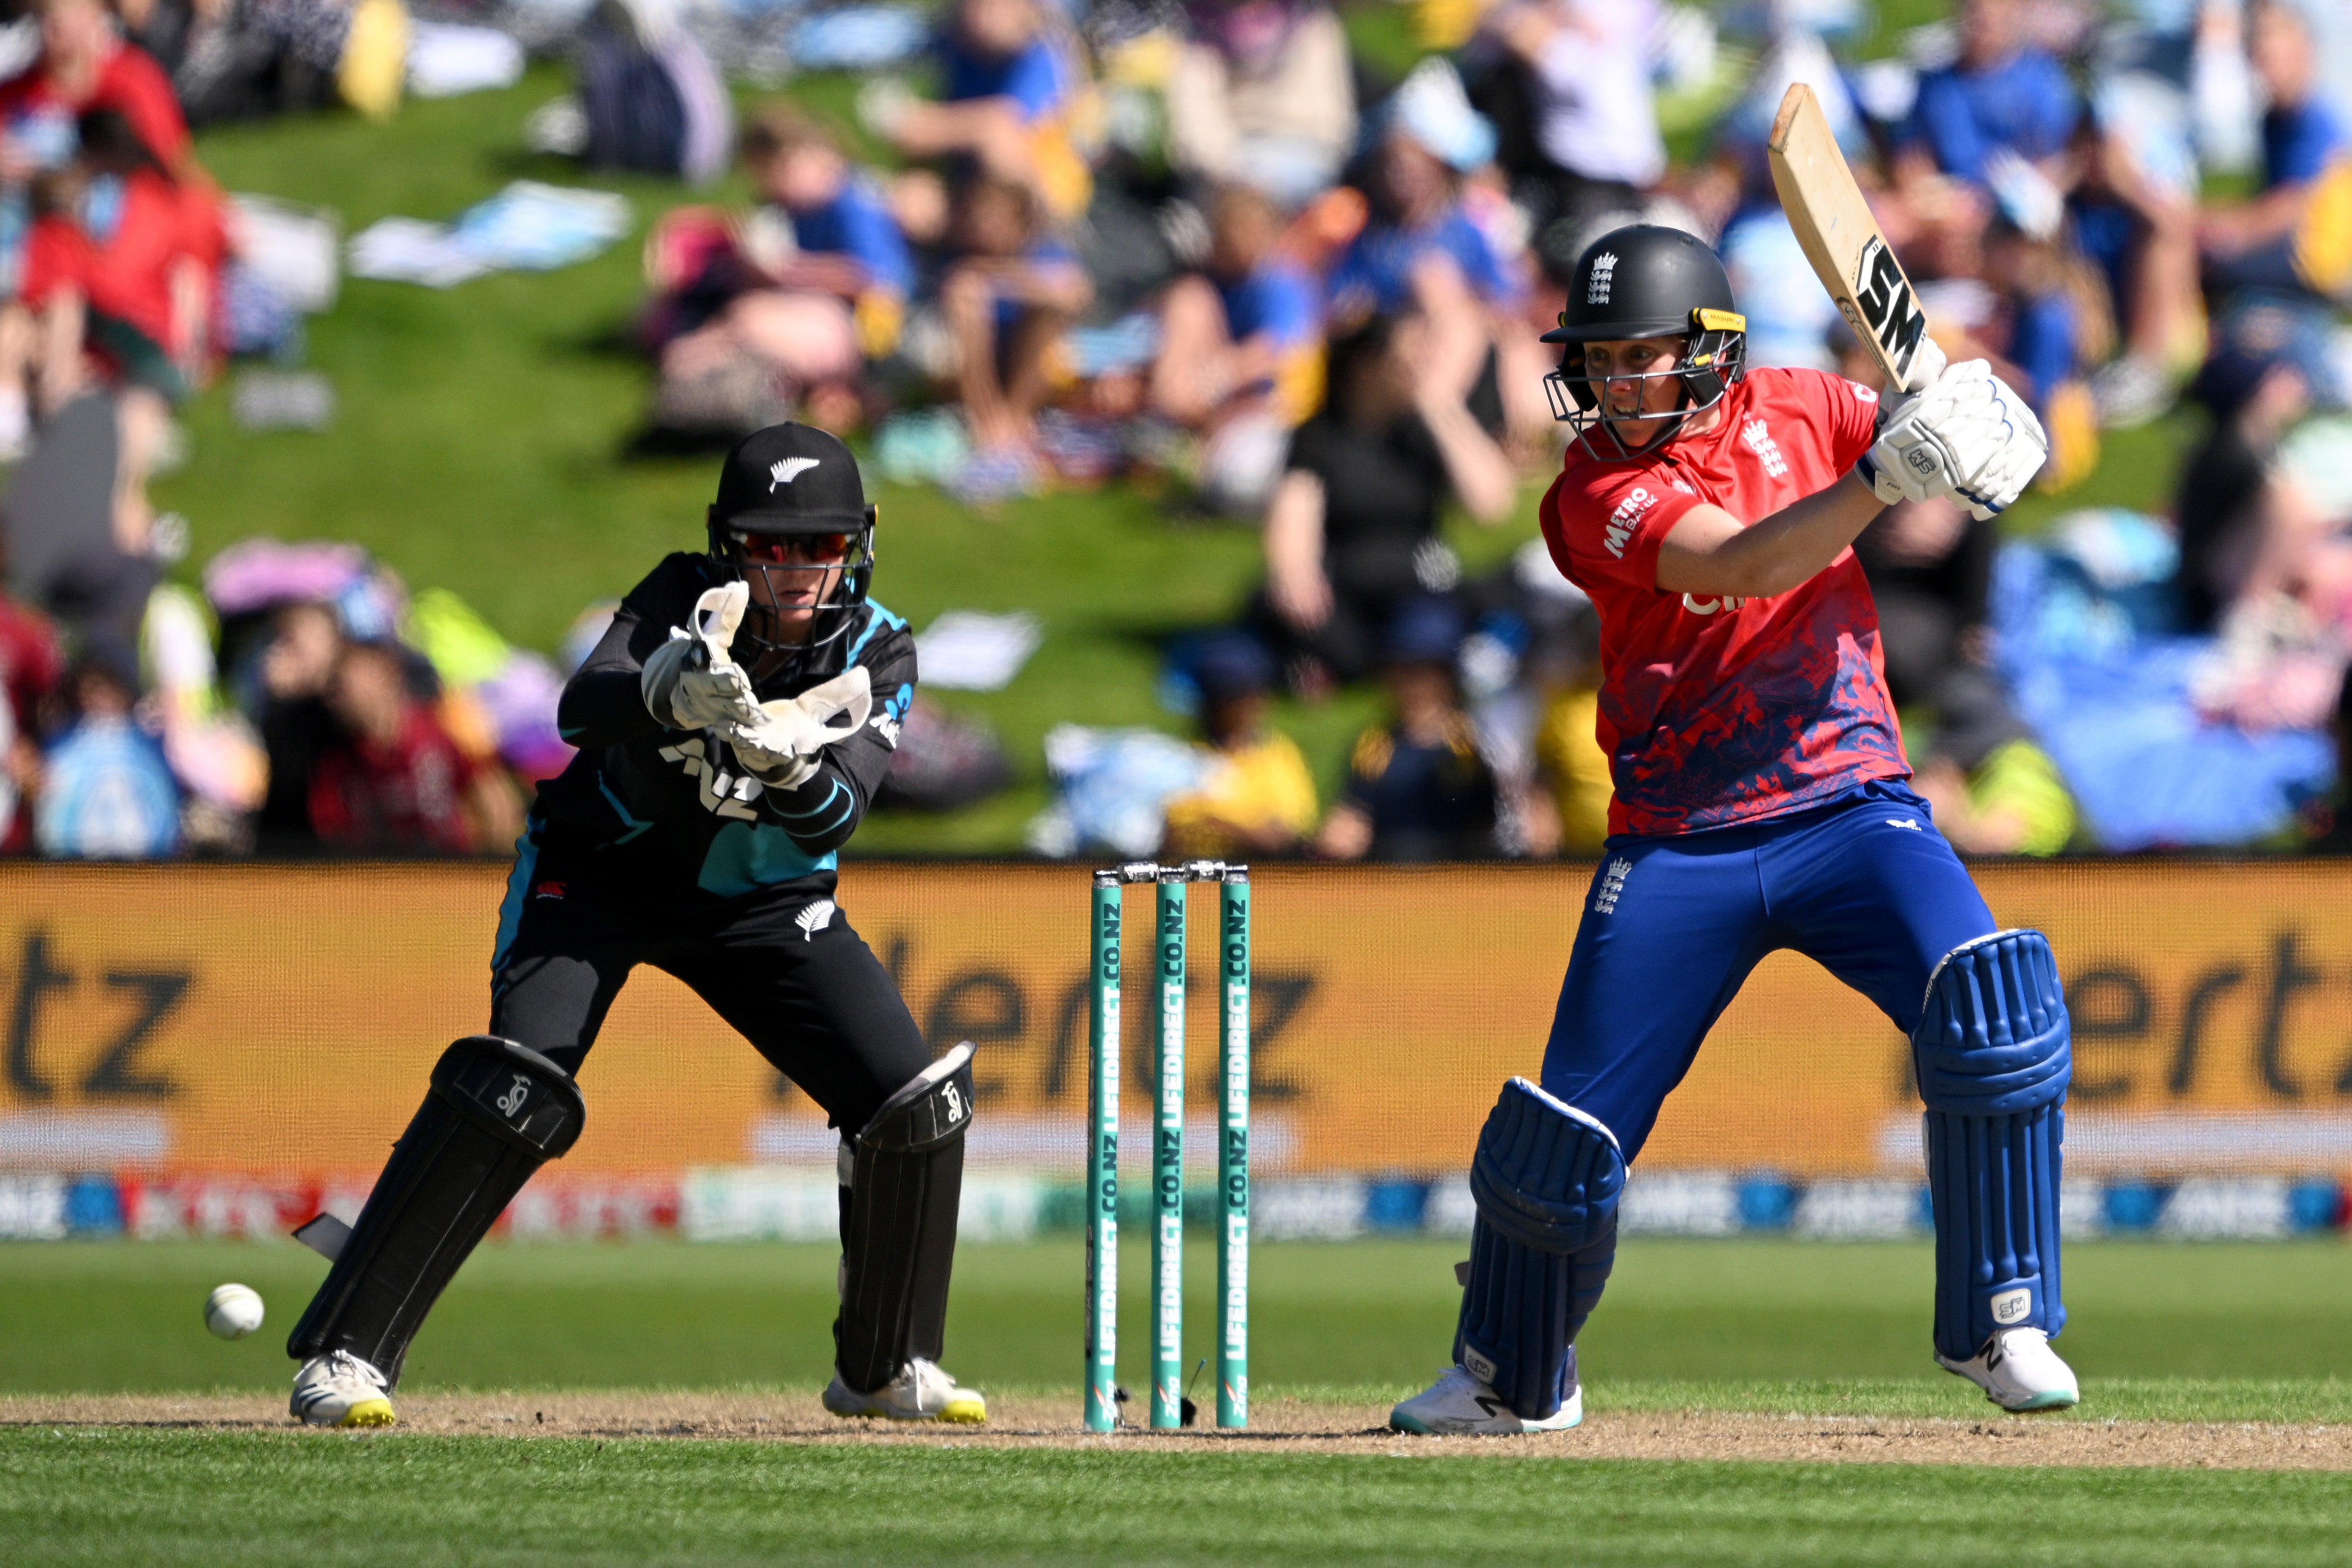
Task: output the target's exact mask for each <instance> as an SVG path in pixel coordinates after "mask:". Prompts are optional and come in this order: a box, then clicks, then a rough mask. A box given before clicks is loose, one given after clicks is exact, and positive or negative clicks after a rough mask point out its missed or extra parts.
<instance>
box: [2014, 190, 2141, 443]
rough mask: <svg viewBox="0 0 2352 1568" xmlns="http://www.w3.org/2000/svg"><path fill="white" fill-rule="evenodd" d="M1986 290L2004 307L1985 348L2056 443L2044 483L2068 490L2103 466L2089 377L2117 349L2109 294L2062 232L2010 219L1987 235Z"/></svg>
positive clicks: (2097, 421) (2097, 423) (2097, 422)
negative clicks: (2032, 227)
mask: <svg viewBox="0 0 2352 1568" xmlns="http://www.w3.org/2000/svg"><path fill="white" fill-rule="evenodd" d="M1984 258H1985V282H1986V283H1987V284H1988V285H1990V287H1991V288H1992V290H1993V292H1994V294H1995V297H1996V298H1997V300H1998V301H1999V308H1998V316H1997V319H1996V321H1995V322H1994V323H1993V324H1992V330H1990V331H1989V332H1988V333H1987V334H1986V337H1985V340H1984V342H1983V344H1982V347H1984V348H1986V349H1989V350H1991V352H1992V353H1993V354H1994V355H1995V356H1996V357H1997V358H1998V359H1999V360H2000V361H2001V365H2002V370H2001V373H2002V374H2003V375H2004V376H2005V377H2006V378H2008V379H2009V380H2010V382H2011V385H2013V386H2015V387H2016V388H2017V390H2018V391H2019V392H2023V393H2024V394H2025V397H2026V400H2027V402H2030V403H2032V406H2033V412H2034V413H2036V414H2037V415H2038V416H2040V418H2041V420H2042V428H2043V429H2044V430H2045V431H2047V432H2048V434H2049V436H2050V461H2049V464H2048V466H2046V467H2045V468H2044V469H2043V470H2042V481H2041V482H2042V484H2044V485H2046V486H2049V487H2050V488H2051V489H2053V490H2064V489H2067V488H2070V487H2071V486H2074V484H2076V483H2078V482H2079V481H2081V480H2082V479H2084V478H2086V477H2088V476H2089V475H2090V473H2091V471H2092V470H2093V469H2094V468H2095V467H2097V466H2098V462H2099V420H2098V416H2097V413H2096V411H2095V405H2094V402H2093V400H2092V396H2091V390H2090V382H2089V372H2090V369H2091V367H2092V366H2094V365H2096V364H2098V363H2100V362H2101V361H2105V359H2106V357H2107V354H2108V351H2109V350H2111V349H2112V348H2113V347H2114V344H2115V336H2116V334H2115V321H2114V319H2113V318H2112V317H2111V316H2110V315H2109V314H2108V313H2107V305H2108V300H2107V293H2106V289H2105V286H2104V285H2103V283H2102V282H2101V281H2100V279H2099V278H2098V277H2096V276H2095V273H2094V271H2093V269H2092V267H2090V265H2089V264H2088V263H2087V262H2086V261H2084V259H2083V258H2082V257H2081V256H2079V255H2077V254H2076V253H2074V251H2072V250H2071V249H2069V247H2068V246H2067V245H2066V243H2065V238H2064V235H2063V232H2061V231H2059V230H2056V229H2055V228H2053V229H2052V230H2050V231H2049V232H2046V233H2040V234H2036V233H2032V232H2029V231H2028V230H2027V229H2025V228H2023V227H2021V225H2019V224H2018V223H2017V222H2016V221H2014V220H2013V219H2011V217H2009V216H2008V215H2007V214H2006V213H2004V214H2002V215H2001V216H2000V217H1997V218H1995V219H1994V220H1993V222H1992V224H1991V225H1990V227H1989V228H1988V229H1987V230H1986V231H1985V240H1984Z"/></svg>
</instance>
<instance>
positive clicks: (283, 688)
mask: <svg viewBox="0 0 2352 1568" xmlns="http://www.w3.org/2000/svg"><path fill="white" fill-rule="evenodd" d="M272 620H273V625H272V627H271V631H270V634H269V640H268V643H266V644H264V645H263V648H262V651H261V653H260V656H259V658H258V660H257V667H255V681H254V686H255V689H254V690H253V691H252V692H251V694H250V695H248V697H247V712H248V713H249V714H250V716H252V718H253V721H254V727H255V728H256V729H257V730H258V731H259V732H260V734H261V745H262V749H263V750H264V751H265V752H266V753H267V754H268V758H269V787H268V793H267V794H265V795H264V796H263V798H262V803H261V811H260V815H259V817H258V819H257V821H256V823H255V827H256V829H257V833H258V837H259V843H260V847H261V848H262V849H263V850H265V851H268V852H278V853H283V852H288V851H289V850H291V851H299V850H303V849H308V848H313V847H315V846H316V845H317V843H318V837H319V835H318V833H317V832H316V831H314V830H313V829H312V827H311V826H310V780H311V777H312V775H314V774H315V773H316V772H317V771H318V768H319V759H320V758H321V757H323V756H324V755H325V754H326V752H327V749H328V748H329V747H331V746H332V745H333V744H335V742H336V740H337V738H338V731H337V728H336V724H335V716H334V714H333V713H332V712H331V710H330V709H329V708H328V706H327V691H328V687H329V685H331V683H332V682H333V680H334V676H335V667H336V665H337V664H340V663H341V660H342V656H343V632H342V626H341V622H339V621H338V620H337V619H336V617H335V612H334V609H333V607H332V606H331V605H327V604H320V603H315V602H303V603H295V604H288V605H283V606H281V607H280V608H279V609H278V612H276V614H275V615H274V616H273V617H272Z"/></svg>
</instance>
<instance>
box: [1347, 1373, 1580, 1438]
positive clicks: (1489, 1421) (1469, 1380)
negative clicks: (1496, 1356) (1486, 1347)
mask: <svg viewBox="0 0 2352 1568" xmlns="http://www.w3.org/2000/svg"><path fill="white" fill-rule="evenodd" d="M1583 1419H1584V1389H1583V1386H1582V1385H1578V1386H1577V1387H1575V1388H1571V1389H1570V1390H1569V1394H1568V1397H1567V1398H1566V1399H1565V1400H1563V1401H1561V1403H1560V1406H1559V1409H1558V1410H1557V1411H1555V1412H1553V1413H1552V1414H1551V1415H1549V1416H1546V1417H1545V1418H1544V1419H1542V1420H1540V1421H1529V1420H1527V1419H1525V1418H1524V1417H1522V1416H1520V1415H1518V1413H1517V1412H1516V1411H1514V1410H1513V1409H1512V1408H1511V1406H1510V1402H1509V1401H1508V1400H1507V1399H1505V1398H1504V1397H1503V1396H1501V1395H1499V1394H1497V1393H1496V1392H1495V1390H1494V1389H1493V1387H1491V1386H1490V1385H1487V1384H1485V1383H1482V1382H1480V1381H1479V1380H1478V1379H1477V1378H1475V1377H1474V1376H1472V1375H1470V1373H1469V1372H1468V1371H1466V1370H1465V1369H1464V1368H1462V1367H1459V1366H1449V1367H1447V1368H1446V1369H1445V1372H1444V1375H1442V1376H1441V1377H1439V1378H1438V1380H1437V1381H1436V1382H1435V1383H1433V1384H1431V1385H1429V1388H1428V1389H1427V1391H1426V1392H1424V1393H1421V1394H1416V1395H1414V1396H1412V1398H1410V1399H1408V1400H1406V1401H1405V1402H1404V1403H1403V1404H1402V1405H1400V1406H1397V1407H1396V1408H1395V1409H1393V1410H1391V1411H1390V1412H1389V1426H1390V1427H1391V1429H1392V1430H1394V1431H1399V1432H1422V1433H1426V1434H1427V1435H1429V1436H1430V1437H1498V1436H1499V1437H1516V1436H1517V1435H1518V1434H1520V1433H1523V1432H1565V1431H1567V1430H1568V1429H1569V1428H1570V1427H1573V1426H1575V1425H1576V1424H1577V1423H1578V1422H1580V1421H1581V1420H1583Z"/></svg>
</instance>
